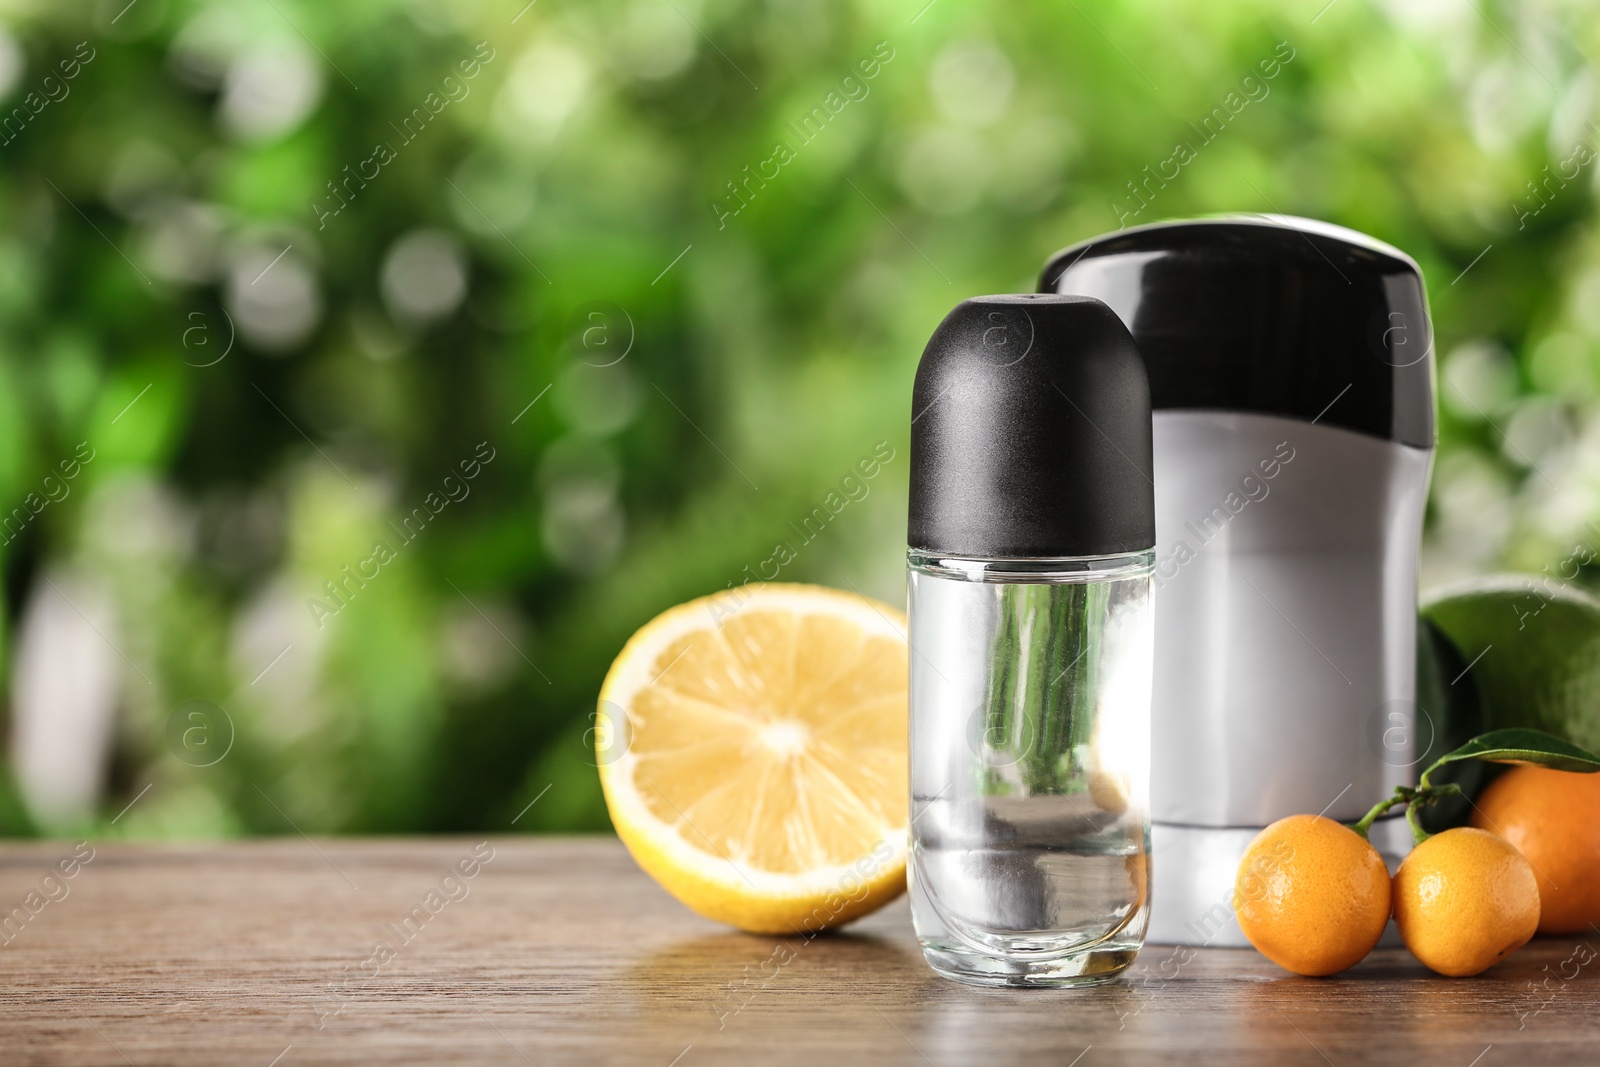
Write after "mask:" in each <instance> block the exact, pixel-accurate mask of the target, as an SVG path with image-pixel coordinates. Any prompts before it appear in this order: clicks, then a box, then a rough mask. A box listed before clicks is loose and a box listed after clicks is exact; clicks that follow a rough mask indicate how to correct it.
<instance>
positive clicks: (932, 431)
mask: <svg viewBox="0 0 1600 1067" xmlns="http://www.w3.org/2000/svg"><path fill="white" fill-rule="evenodd" d="M1150 426H1151V424H1150V388H1149V384H1148V382H1147V381H1146V379H1145V370H1144V363H1143V361H1142V360H1141V359H1140V358H1139V350H1138V348H1137V347H1136V346H1135V345H1134V341H1133V337H1132V335H1130V334H1129V333H1128V330H1127V327H1125V326H1124V325H1123V324H1122V321H1121V320H1120V319H1119V318H1117V316H1116V313H1115V312H1113V311H1112V310H1111V309H1110V308H1109V307H1107V306H1106V305H1105V304H1102V303H1101V302H1100V301H1098V300H1095V299H1092V298H1089V297H1077V296H1056V295H1053V294H1031V295H1022V296H981V297H975V298H974V299H971V300H967V301H963V302H962V303H961V304H960V305H959V306H957V307H956V309H955V310H954V311H952V312H950V314H949V315H947V316H945V319H944V321H943V322H941V323H940V324H939V327H938V329H936V330H934V332H933V337H932V338H931V339H930V340H929V341H928V347H927V348H926V349H925V350H924V351H923V353H922V362H921V364H919V365H918V367H917V381H916V386H915V388H914V389H913V391H912V405H911V501H910V524H909V526H910V529H909V533H908V536H907V542H908V544H909V546H910V547H911V548H912V549H913V550H916V551H922V552H930V553H937V554H942V555H949V556H973V557H982V558H991V559H993V558H1000V559H1019V558H1020V559H1029V558H1052V557H1063V556H1105V555H1115V554H1118V553H1123V552H1140V551H1144V550H1146V549H1149V548H1151V547H1153V546H1154V545H1155V541H1156V534H1155V484H1154V482H1153V481H1152V478H1151V467H1150V456H1151V430H1150Z"/></svg>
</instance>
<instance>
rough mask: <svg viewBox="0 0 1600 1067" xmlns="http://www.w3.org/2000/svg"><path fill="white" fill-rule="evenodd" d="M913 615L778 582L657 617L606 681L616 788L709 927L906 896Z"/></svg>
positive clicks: (630, 840) (604, 722)
mask: <svg viewBox="0 0 1600 1067" xmlns="http://www.w3.org/2000/svg"><path fill="white" fill-rule="evenodd" d="M905 624H906V623H905V615H904V613H903V612H900V611H898V610H896V609H894V608H891V607H889V606H888V605H886V604H881V603H879V602H877V601H874V600H869V599H868V598H866V597H862V596H855V595H852V594H849V593H841V592H838V591H836V590H832V589H824V588H821V587H820V586H809V585H785V584H767V585H762V586H745V587H744V588H742V589H738V590H733V591H730V592H725V593H719V594H716V595H713V596H708V597H702V598H700V599H699V600H692V601H690V602H689V603H687V604H683V605H680V606H678V607H675V608H673V609H671V610H670V611H667V612H665V613H663V614H661V615H659V616H657V617H656V618H655V619H653V620H651V621H650V622H649V623H647V624H646V625H645V627H644V628H643V629H641V630H640V631H639V632H638V633H636V634H634V635H633V638H632V639H631V640H630V641H629V642H628V643H627V645H626V646H625V647H624V648H623V650H622V652H621V654H620V655H618V656H617V659H616V662H615V663H613V664H612V665H611V670H610V672H609V673H608V674H607V675H606V680H605V684H604V685H603V686H602V687H601V689H600V712H599V720H598V721H599V729H598V730H597V731H596V742H595V747H596V753H597V755H598V757H599V758H598V760H597V762H598V763H599V766H600V784H601V786H602V788H603V789H604V790H605V797H606V806H607V808H608V809H609V810H610V812H611V822H612V824H613V825H614V826H615V827H616V830H617V835H618V836H619V837H621V838H622V841H623V843H624V844H625V845H627V847H628V851H629V852H631V853H632V854H633V857H634V859H635V860H636V861H637V862H638V864H639V866H640V867H642V868H644V870H645V871H646V873H648V874H649V875H650V876H651V877H653V878H654V879H655V880H656V881H657V882H659V883H661V885H662V886H663V887H665V888H666V889H667V891H668V892H670V893H671V894H672V895H673V896H675V897H677V898H678V899H679V900H681V901H682V902H683V903H684V904H686V905H688V906H689V907H690V908H692V909H693V910H695V911H697V912H699V913H700V914H701V915H704V916H706V917H707V918H710V919H715V920H718V921H719V922H725V923H728V924H730V925H732V926H737V927H739V928H740V929H742V930H748V931H750V932H752V933H766V934H799V935H805V934H809V933H812V932H815V931H817V930H821V929H824V928H827V927H830V926H837V925H838V924H840V923H844V922H848V921H850V920H851V919H855V918H859V917H860V916H862V915H865V914H866V913H868V912H870V911H873V910H874V909H876V908H878V907H880V906H882V905H883V904H885V903H887V902H888V901H890V900H893V899H894V898H895V897H896V896H898V895H899V894H900V893H901V892H902V891H904V889H905V885H906V880H905V864H906V839H907V832H906V829H907V828H906V822H907V815H906V812H907V808H908V803H909V800H908V791H909V790H908V780H907V749H906V744H907V739H906V729H907V705H906V691H907V685H908V673H907V652H906V638H905Z"/></svg>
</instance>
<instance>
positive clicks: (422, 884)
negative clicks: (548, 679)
mask: <svg viewBox="0 0 1600 1067" xmlns="http://www.w3.org/2000/svg"><path fill="white" fill-rule="evenodd" d="M475 848H477V849H478V850H479V855H480V856H487V855H488V854H489V851H490V850H491V849H492V852H493V856H492V858H491V859H489V860H488V861H487V862H486V863H482V864H481V865H479V866H478V867H477V869H476V870H474V871H473V876H472V877H470V878H467V877H463V876H462V875H461V874H460V873H459V871H458V872H457V873H456V875H455V876H454V878H453V879H450V878H447V877H446V876H447V873H448V872H449V871H451V870H453V869H454V868H455V865H456V864H457V863H458V862H459V861H462V860H463V859H465V860H466V861H467V867H468V868H469V869H472V866H473V862H472V861H473V856H474V849H475ZM71 855H72V846H71V845H70V844H52V843H45V844H40V843H27V844H16V843H12V844H6V845H4V846H3V847H0V909H3V910H9V909H12V908H14V907H15V908H21V909H22V915H23V917H24V918H23V919H21V920H19V919H18V918H16V917H15V916H13V917H12V919H11V927H10V928H8V929H4V930H3V932H0V940H3V939H4V938H5V937H7V936H9V937H10V938H11V940H10V941H9V943H7V944H4V945H3V946H0V969H3V978H0V1020H3V1023H0V1063H4V1064H24V1063H26V1064H33V1063H59V1064H74V1065H77V1064H110V1065H126V1064H138V1065H145V1064H191V1063H192V1064H239V1065H244V1067H269V1065H276V1067H294V1065H298V1064H309V1063H341V1064H378V1065H384V1067H389V1065H396V1064H411V1063H418V1064H423V1063H485V1064H511V1065H519V1064H539V1065H543V1064H555V1063H583V1064H588V1063H628V1064H643V1065H646V1067H673V1065H677V1067H699V1065H701V1064H733V1063H759V1064H763V1065H768V1064H786V1063H795V1064H806V1065H821V1067H843V1065H848V1064H856V1063H863V1064H895V1063H903V1064H924V1063H926V1064H936V1065H944V1064H966V1063H973V1064H989V1063H1027V1064H1062V1065H1067V1064H1078V1065H1079V1067H1096V1065H1097V1064H1107V1063H1152V1064H1163V1065H1170V1064H1178V1063H1206V1064H1230V1065H1231V1064H1240V1063H1244V1064H1250V1063H1261V1064H1312V1065H1322V1064H1333V1065H1336V1067H1346V1065H1351V1064H1368V1063H1395V1064H1407V1065H1418V1064H1442V1065H1448V1067H1499V1065H1505V1064H1517V1065H1520V1067H1533V1065H1538V1067H1546V1065H1550V1064H1556V1063H1567V1062H1570V1063H1585V1064H1593V1063H1595V1062H1596V1061H1597V1060H1600V1012H1597V1011H1596V1008H1597V1007H1600V960H1596V961H1594V962H1590V963H1588V965H1587V966H1579V965H1578V964H1577V962H1576V960H1575V957H1574V955H1573V952H1574V948H1575V947H1576V946H1577V945H1578V944H1580V941H1579V939H1576V938H1568V939H1560V940H1549V941H1538V942H1535V943H1534V944H1533V945H1531V946H1530V947H1528V948H1527V949H1524V950H1523V951H1522V952H1520V953H1518V954H1517V955H1515V956H1514V957H1512V958H1511V959H1510V960H1509V961H1508V962H1507V963H1505V964H1503V965H1501V966H1500V967H1499V968H1497V969H1496V970H1494V971H1493V972H1491V973H1490V974H1489V975H1487V976H1483V977H1480V978H1476V979H1459V980H1452V979H1445V978H1437V977H1434V976H1432V975H1431V974H1429V973H1428V972H1427V971H1425V970H1424V969H1423V968H1422V967H1421V966H1420V965H1419V964H1417V963H1415V962H1414V961H1412V960H1411V959H1410V958H1409V957H1408V956H1407V955H1406V954H1405V953H1404V952H1403V951H1400V950H1387V949H1386V950H1380V951H1379V952H1377V953H1375V954H1374V955H1373V956H1372V957H1371V958H1369V959H1368V960H1367V961H1366V962H1365V963H1363V964H1362V965H1361V966H1359V967H1357V968H1356V969H1355V970H1353V971H1351V972H1348V973H1347V974H1346V975H1344V976H1341V977H1339V978H1334V979H1321V980H1313V979H1304V978H1295V977H1293V976H1290V975H1288V974H1286V973H1285V972H1283V971H1280V970H1278V969H1277V968H1276V967H1274V966H1273V965H1272V964H1270V963H1268V962H1267V961H1266V960H1265V959H1263V958H1262V957H1260V956H1258V955H1256V954H1255V953H1254V952H1252V951H1248V950H1228V949H1209V950H1190V951H1189V953H1181V952H1178V950H1174V949H1171V948H1163V947H1159V946H1156V947H1151V948H1148V949H1146V951H1145V954H1144V955H1143V956H1142V957H1141V960H1140V963H1139V964H1137V965H1136V967H1135V970H1134V972H1133V973H1132V975H1131V977H1130V978H1129V980H1127V981H1125V982H1123V983H1119V984H1115V985H1110V986H1105V987H1100V988H1095V989H1086V990H1067V991H1034V990H1016V991H1013V990H986V989H972V988H968V987H965V986H960V985H955V984H953V983H950V982H947V981H944V980H942V979H940V978H937V977H935V976H934V974H933V973H932V972H931V971H929V970H928V969H927V967H925V966H924V965H923V963H922V959H921V957H920V955H919V954H918V951H917V947H916V944H915V942H914V940H913V939H912V935H911V930H910V921H909V918H908V915H907V911H906V906H905V902H904V901H903V900H902V901H900V902H898V903H897V904H895V905H893V906H891V907H889V908H888V909H886V910H885V911H883V912H880V913H879V914H877V915H874V916H872V917H871V918H869V919H867V920H865V921H863V922H861V923H859V924H857V925H856V926H854V927H853V928H851V929H850V931H849V932H848V933H846V934H843V935H839V936H825V937H821V938H818V939H816V940H814V941H810V942H805V941H800V940H792V941H785V940H780V939H774V938H770V937H752V936H747V935H744V934H739V933H734V932H732V931H729V930H727V929H724V928H721V927H719V926H717V925H715V924H713V923H710V922H707V921H705V920H702V919H700V918H698V917H697V916H695V915H693V914H691V913H690V912H688V911H687V910H685V909H684V908H682V907H680V906H679V905H678V904H677V903H676V902H675V901H673V900H672V899H670V898H669V897H668V896H667V895H666V894H665V893H663V892H662V891H660V890H659V889H657V888H656V886H655V885H654V884H653V883H652V882H651V881H650V880H649V879H648V878H646V877H645V876H644V875H643V874H641V873H640V872H639V871H638V869H637V868H635V867H634V865H633V863H632V861H631V860H630V859H629V858H628V856H627V854H626V853H625V852H624V851H623V849H622V848H621V846H620V845H618V844H617V843H616V842H615V841H613V840H610V839H586V838H542V839H541V838H497V839H494V840H492V841H491V842H490V843H489V844H488V845H487V846H482V845H479V844H478V843H477V842H476V841H474V840H457V839H434V840H322V841H317V842H314V843H313V842H310V841H307V840H306V839H304V838H298V837H297V838H293V839H278V840H271V841H258V842H248V843H231V844H222V845H216V846H183V847H174V846H159V845H111V844H102V845H98V846H94V856H93V859H91V860H89V861H88V862H87V863H86V864H82V865H81V866H79V867H78V868H77V869H76V872H75V874H74V875H73V877H71V878H62V877H61V876H60V872H59V871H57V872H56V875H55V877H54V878H53V879H51V880H50V881H46V880H45V877H44V876H45V875H46V874H47V873H48V872H49V871H51V870H53V869H55V864H56V863H57V862H58V861H59V860H61V859H63V858H67V857H70V856H71ZM69 866H70V863H69ZM30 892H33V893H37V894H38V895H37V896H35V897H31V898H30V897H28V894H29V893H30ZM430 892H433V893H435V894H437V895H436V896H434V897H432V898H430V897H429V893H430ZM52 897H54V898H55V899H51V898H52ZM30 904H32V905H33V906H34V909H35V910H36V912H37V913H36V914H34V913H33V912H32V911H30V909H29V907H28V905H30ZM430 908H431V909H432V910H430ZM413 909H416V911H415V912H414V911H413ZM380 941H387V942H388V943H389V944H390V945H391V946H392V947H393V948H394V949H395V951H394V953H393V956H392V958H390V957H387V956H385V955H384V954H382V953H377V954H375V953H374V948H375V946H376V945H377V943H379V942H380ZM1589 943H1590V944H1593V945H1594V946H1596V947H1597V948H1600V936H1597V937H1595V938H1593V939H1590V942H1589ZM1191 954H1192V958H1191ZM1591 956H1592V952H1580V953H1579V955H1578V957H1576V958H1589V957H1591ZM1563 961H1573V962H1568V963H1567V964H1566V967H1565V968H1564V970H1565V972H1566V974H1567V975H1570V976H1571V977H1566V976H1563V975H1562V974H1561V973H1559V972H1561V971H1562V970H1563V967H1562V963H1563ZM1541 983H1542V984H1543V986H1544V988H1545V990H1546V991H1545V992H1544V993H1542V994H1541V993H1539V992H1538V991H1537V989H1538V987H1539V986H1540V985H1541Z"/></svg>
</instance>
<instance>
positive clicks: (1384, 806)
mask: <svg viewBox="0 0 1600 1067" xmlns="http://www.w3.org/2000/svg"><path fill="white" fill-rule="evenodd" d="M1415 796H1416V793H1415V792H1414V791H1413V790H1410V789H1407V788H1406V787H1405V786H1403V785H1397V786H1395V789H1394V796H1392V797H1389V798H1388V799H1387V800H1380V801H1379V802H1378V803H1376V804H1374V805H1373V806H1372V810H1371V811H1369V812H1367V813H1366V815H1364V816H1362V818H1361V821H1360V822H1358V823H1354V824H1352V825H1351V827H1350V829H1352V830H1354V831H1355V832H1356V833H1358V834H1360V835H1361V836H1362V837H1366V836H1367V831H1369V830H1371V829H1372V824H1373V823H1374V822H1376V821H1377V819H1378V817H1379V816H1380V815H1383V814H1384V813H1385V812H1387V811H1388V810H1389V809H1390V808H1393V807H1396V806H1398V805H1400V804H1409V803H1411V801H1412V798H1413V797H1415Z"/></svg>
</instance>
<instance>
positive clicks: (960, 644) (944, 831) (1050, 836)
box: [908, 295, 1155, 986]
mask: <svg viewBox="0 0 1600 1067" xmlns="http://www.w3.org/2000/svg"><path fill="white" fill-rule="evenodd" d="M911 419H912V422H911V464H912V470H911V497H910V523H909V535H908V543H909V553H908V560H909V566H910V620H911V653H912V655H911V818H912V822H911V834H912V847H911V864H910V883H911V907H912V917H913V919H914V921H915V924H916V929H917V936H918V939H919V940H920V942H921V944H922V949H923V953H924V955H925V956H926V957H927V960H928V962H929V964H931V965H932V967H933V968H934V970H936V971H938V972H939V973H940V974H942V975H944V976H946V977H948V978H953V979H956V980H958V981H964V982H972V983H978V984H984V985H1015V986H1063V985H1078V984H1088V983H1093V982H1096V981H1101V980H1105V979H1108V978H1111V977H1113V976H1115V975H1116V974H1118V973H1119V972H1121V971H1122V970H1123V969H1125V968H1126V967H1127V966H1128V965H1129V964H1130V963H1131V962H1132V961H1133V959H1134V957H1135V955H1137V953H1138V951H1139V948H1140V945H1141V944H1142V942H1143V939H1144V933H1145V925H1146V922H1147V919H1148V908H1149V883H1150V862H1149V835H1150V817H1149V759H1150V734H1149V730H1150V699H1151V678H1152V662H1151V656H1152V644H1153V626H1152V618H1151V604H1150V592H1151V570H1152V566H1153V561H1154V553H1153V550H1154V546H1155V518H1154V508H1155V505H1154V488H1153V483H1152V473H1151V420H1150V395H1149V387H1148V385H1147V382H1146V378H1145V370H1144V366H1143V363H1142V361H1141V360H1140V357H1139V353H1138V350H1137V348H1136V347H1135V345H1134V341H1133V338H1132V337H1131V336H1130V335H1129V333H1128V330H1127V328H1126V327H1125V326H1124V325H1123V324H1122V322H1121V320H1119V319H1118V318H1117V316H1116V315H1115V314H1114V313H1113V312H1112V311H1111V310H1110V309H1109V308H1108V307H1107V306H1106V305H1104V304H1102V303H1101V302H1100V301H1098V300H1094V299H1087V298H1082V297H1066V296H1056V295H1032V296H990V297H979V298H976V299H973V300H968V301H965V302H964V303H962V304H961V305H960V306H959V307H957V308H956V309H955V310H954V311H952V312H951V313H950V314H949V315H948V316H947V317H946V318H945V320H944V321H943V322H942V323H941V324H940V325H939V327H938V329H937V330H936V331H935V332H934V334H933V338H932V339H931V340H930V341H929V342H928V347H927V349H926V351H925V352H924V353H923V356H922V362H921V365H920V366H919V368H918V371H917V379H916V387H915V391H914V395H913V403H912V411H911Z"/></svg>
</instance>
